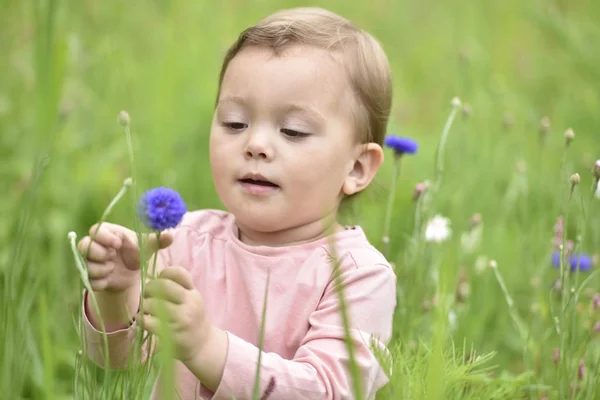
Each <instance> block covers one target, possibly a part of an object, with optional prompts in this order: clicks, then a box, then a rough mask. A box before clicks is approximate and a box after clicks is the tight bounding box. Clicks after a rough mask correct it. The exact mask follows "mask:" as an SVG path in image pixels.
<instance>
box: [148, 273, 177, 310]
mask: <svg viewBox="0 0 600 400" xmlns="http://www.w3.org/2000/svg"><path fill="white" fill-rule="evenodd" d="M144 298H156V299H162V300H167V301H170V302H171V303H175V304H182V303H183V302H184V300H185V289H184V288H183V287H182V286H181V285H179V284H178V283H176V282H173V281H170V280H168V279H160V278H159V279H153V280H151V281H150V282H148V283H147V284H146V291H145V293H144Z"/></svg>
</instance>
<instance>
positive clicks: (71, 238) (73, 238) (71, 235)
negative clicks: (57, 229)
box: [68, 231, 77, 240]
mask: <svg viewBox="0 0 600 400" xmlns="http://www.w3.org/2000/svg"><path fill="white" fill-rule="evenodd" d="M68 237H69V240H75V239H77V234H76V233H75V232H72V231H71V232H69V235H68Z"/></svg>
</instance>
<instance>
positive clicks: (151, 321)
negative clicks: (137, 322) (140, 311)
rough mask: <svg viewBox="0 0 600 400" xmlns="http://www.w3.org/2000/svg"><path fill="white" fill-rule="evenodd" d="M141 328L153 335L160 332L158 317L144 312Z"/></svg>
mask: <svg viewBox="0 0 600 400" xmlns="http://www.w3.org/2000/svg"><path fill="white" fill-rule="evenodd" d="M142 328H143V329H144V330H146V331H148V332H150V333H151V334H153V335H158V334H159V333H160V320H159V319H158V317H155V316H152V315H148V314H144V315H142Z"/></svg>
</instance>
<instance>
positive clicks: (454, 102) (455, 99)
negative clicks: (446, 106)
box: [452, 97, 461, 108]
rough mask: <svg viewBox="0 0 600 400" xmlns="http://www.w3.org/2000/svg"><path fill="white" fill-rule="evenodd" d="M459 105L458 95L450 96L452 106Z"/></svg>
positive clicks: (456, 106)
mask: <svg viewBox="0 0 600 400" xmlns="http://www.w3.org/2000/svg"><path fill="white" fill-rule="evenodd" d="M460 105H461V102H460V99H459V98H458V97H453V98H452V107H454V108H458V107H460Z"/></svg>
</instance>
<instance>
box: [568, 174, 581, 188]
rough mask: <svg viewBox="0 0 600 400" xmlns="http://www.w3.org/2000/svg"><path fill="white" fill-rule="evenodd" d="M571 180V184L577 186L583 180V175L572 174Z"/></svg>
mask: <svg viewBox="0 0 600 400" xmlns="http://www.w3.org/2000/svg"><path fill="white" fill-rule="evenodd" d="M569 182H571V186H577V185H579V183H580V182H581V177H580V176H579V174H573V175H571V178H570V179H569Z"/></svg>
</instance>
